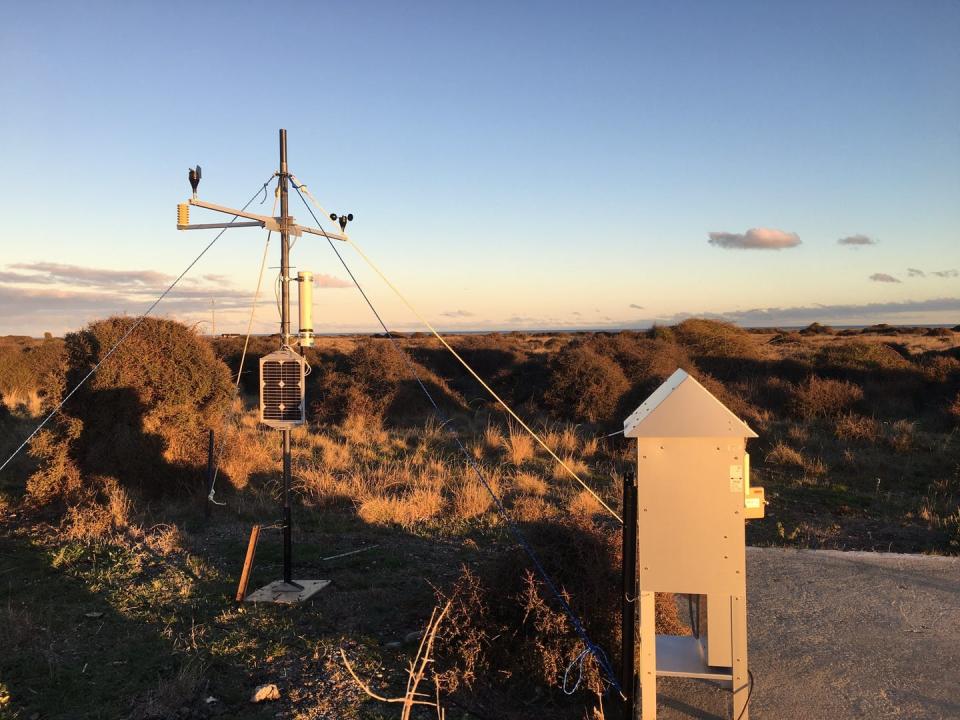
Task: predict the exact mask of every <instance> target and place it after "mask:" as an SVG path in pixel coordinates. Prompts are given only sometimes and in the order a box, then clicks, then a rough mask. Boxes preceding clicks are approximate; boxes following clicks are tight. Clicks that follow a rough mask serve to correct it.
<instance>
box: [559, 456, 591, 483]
mask: <svg viewBox="0 0 960 720" xmlns="http://www.w3.org/2000/svg"><path fill="white" fill-rule="evenodd" d="M560 459H561V460H563V462H564V465H566V466H567V467H568V468H570V469H571V470H573V472H575V473H576V474H577V475H578V476H579V477H580V478H581V479H583V478H584V476H585V475H586V474H587V472H588V471H589V470H590V468H588V467H587V464H586V463H585V462H584V461H583V460H580V459H579V458H576V457H573V456H572V455H567V456H563V455H561V456H560ZM553 478H554V479H555V480H573V478H571V477H570V473H569V472H567V469H566V468H565V467H564V466H563V465H561V464H560V463H558V462H555V463H554V464H553Z"/></svg>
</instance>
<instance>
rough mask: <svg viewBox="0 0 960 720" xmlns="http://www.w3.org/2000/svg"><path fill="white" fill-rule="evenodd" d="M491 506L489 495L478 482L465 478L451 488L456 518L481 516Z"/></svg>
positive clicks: (491, 500) (491, 501)
mask: <svg viewBox="0 0 960 720" xmlns="http://www.w3.org/2000/svg"><path fill="white" fill-rule="evenodd" d="M492 504H493V499H492V498H491V497H490V493H489V492H487V489H486V488H485V487H484V486H483V485H481V484H480V482H479V481H478V480H474V479H473V478H467V479H464V480H463V481H461V482H459V483H457V484H456V485H454V487H453V511H454V513H455V514H456V516H457V517H458V518H463V519H470V518H474V517H477V516H479V515H483V514H484V513H485V512H487V510H489V509H490V506H491V505H492Z"/></svg>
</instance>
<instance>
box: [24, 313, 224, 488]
mask: <svg viewBox="0 0 960 720" xmlns="http://www.w3.org/2000/svg"><path fill="white" fill-rule="evenodd" d="M134 322H136V321H135V320H134V318H128V317H113V318H108V319H106V320H99V321H97V322H94V323H91V324H90V325H88V326H87V327H86V328H84V329H83V330H80V331H78V332H75V333H70V334H69V335H67V337H66V340H65V346H66V357H67V372H66V379H67V384H68V385H69V386H71V387H73V386H75V385H76V384H77V383H79V382H80V381H81V380H82V379H83V378H85V377H86V376H87V374H88V373H89V372H90V370H91V369H92V368H93V367H94V366H96V365H97V364H99V368H98V370H97V372H96V374H94V375H93V376H91V377H90V378H89V379H87V380H86V382H84V383H83V385H82V386H81V387H80V389H79V390H78V391H77V392H76V393H75V394H74V395H73V396H72V397H71V398H70V400H69V401H68V402H67V403H66V405H65V406H64V408H63V411H62V419H61V421H60V422H58V424H57V425H56V426H54V429H52V430H51V431H50V432H49V433H47V434H44V433H41V434H39V435H38V436H37V438H35V440H34V442H33V446H32V454H33V455H34V457H36V458H37V459H39V460H40V466H39V469H38V470H37V471H36V472H35V473H34V475H33V476H32V477H31V478H30V480H29V481H28V492H29V494H30V495H31V497H32V499H33V500H34V501H35V502H38V503H46V502H50V501H51V500H53V499H55V498H56V497H57V496H62V498H63V499H64V501H65V502H68V503H70V502H73V500H74V498H75V497H76V491H77V490H78V488H79V486H80V484H81V483H82V481H83V479H85V478H92V477H94V476H108V477H114V478H117V479H118V480H119V481H120V482H121V483H122V484H123V485H126V486H134V487H137V488H140V489H146V490H150V491H152V492H163V491H168V490H172V489H175V488H180V487H182V486H183V484H184V483H186V482H190V481H195V479H196V473H197V468H199V467H201V466H203V465H205V463H206V450H207V437H206V436H207V429H208V428H209V427H212V426H219V425H220V424H221V422H222V419H223V415H224V413H225V412H226V410H227V408H228V407H229V403H230V400H231V397H232V395H233V384H232V383H231V381H230V376H229V372H228V370H227V368H226V366H225V365H224V364H223V363H222V362H220V361H219V360H217V359H216V357H215V356H214V354H213V352H212V350H211V348H210V345H209V344H208V343H206V342H205V341H203V340H202V339H200V338H199V337H197V335H195V334H194V333H193V331H192V330H190V329H189V328H188V327H186V326H184V325H182V324H180V323H177V322H174V321H172V320H162V319H155V318H147V319H146V320H144V321H143V322H142V323H141V325H140V326H139V327H137V328H136V330H134V331H133V332H132V333H131V334H130V335H128V336H127V333H128V331H130V330H131V329H132V326H133V323H134ZM124 336H126V339H125V340H124V342H123V344H122V345H120V346H119V348H118V349H117V350H116V352H114V353H113V354H112V355H109V356H108V352H109V351H110V349H111V348H113V347H114V346H115V345H116V344H117V342H118V341H119V340H120V339H121V338H123V337H124ZM194 484H195V483H194Z"/></svg>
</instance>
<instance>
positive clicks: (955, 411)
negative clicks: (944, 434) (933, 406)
mask: <svg viewBox="0 0 960 720" xmlns="http://www.w3.org/2000/svg"><path fill="white" fill-rule="evenodd" d="M947 413H949V415H950V416H951V417H953V418H954V420H956V422H957V423H960V393H957V396H956V397H955V398H953V402H951V403H950V404H949V405H948V406H947Z"/></svg>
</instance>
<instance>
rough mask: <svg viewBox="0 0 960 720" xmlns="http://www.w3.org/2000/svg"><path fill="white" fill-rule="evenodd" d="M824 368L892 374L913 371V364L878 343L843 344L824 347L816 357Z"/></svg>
mask: <svg viewBox="0 0 960 720" xmlns="http://www.w3.org/2000/svg"><path fill="white" fill-rule="evenodd" d="M816 361H817V364H818V365H820V366H822V367H825V368H833V369H843V370H856V371H881V372H888V373H889V372H892V371H902V370H913V369H914V366H913V364H912V363H911V362H910V361H909V360H907V359H906V358H904V357H903V356H902V355H901V354H900V353H898V352H897V351H896V350H895V349H893V348H892V347H890V346H889V345H887V344H885V343H878V342H860V341H855V342H844V343H839V344H830V345H826V346H824V347H823V348H822V349H821V350H820V351H819V353H817V357H816Z"/></svg>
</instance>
